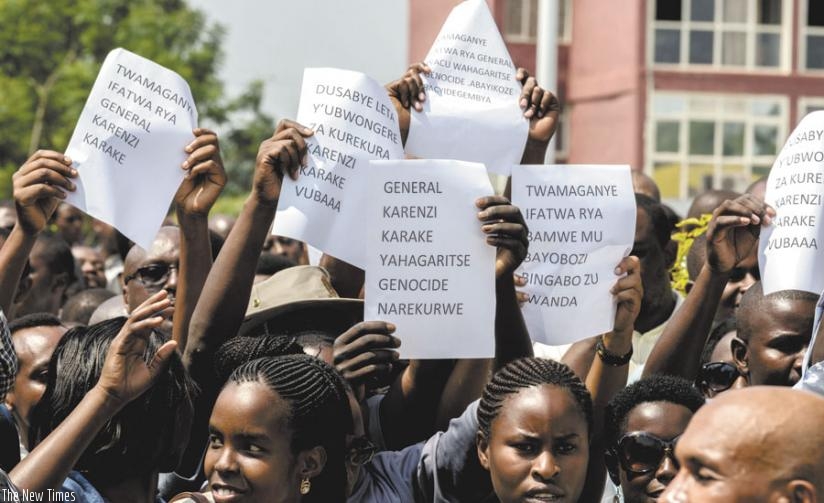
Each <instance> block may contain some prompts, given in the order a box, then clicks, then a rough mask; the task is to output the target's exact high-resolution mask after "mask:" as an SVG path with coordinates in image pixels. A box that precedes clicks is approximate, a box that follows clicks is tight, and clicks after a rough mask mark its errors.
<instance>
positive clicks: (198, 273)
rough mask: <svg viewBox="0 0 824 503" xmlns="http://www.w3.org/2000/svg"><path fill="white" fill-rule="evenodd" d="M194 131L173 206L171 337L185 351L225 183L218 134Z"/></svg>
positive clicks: (209, 266) (210, 252)
mask: <svg viewBox="0 0 824 503" xmlns="http://www.w3.org/2000/svg"><path fill="white" fill-rule="evenodd" d="M193 133H194V135H195V139H194V140H193V141H192V142H191V143H189V145H187V146H186V149H185V150H186V152H187V153H188V154H189V157H188V158H187V159H186V161H184V163H183V165H182V166H181V168H182V169H184V170H185V171H186V178H184V180H183V182H182V183H181V184H180V188H179V189H178V191H177V194H176V195H175V210H176V212H177V220H178V222H179V223H180V281H178V286H177V297H176V299H175V316H174V318H173V320H172V322H173V329H172V339H174V340H175V341H177V344H178V347H180V348H182V349H183V350H184V351H185V348H186V341H187V338H188V334H189V323H190V321H191V319H192V313H193V312H194V310H195V305H197V301H198V299H199V298H200V293H201V292H202V291H203V285H204V284H205V283H206V277H207V276H208V275H209V269H210V268H211V267H212V251H211V243H210V240H209V211H210V210H211V209H212V206H213V205H214V204H215V201H217V198H218V196H220V193H221V192H222V191H223V187H224V186H225V185H226V171H225V170H224V169H223V161H222V160H221V158H220V147H219V146H218V140H217V135H216V134H215V133H214V132H212V131H210V130H208V129H203V128H198V129H195V130H194V131H193Z"/></svg>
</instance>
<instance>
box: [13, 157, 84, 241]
mask: <svg viewBox="0 0 824 503" xmlns="http://www.w3.org/2000/svg"><path fill="white" fill-rule="evenodd" d="M76 177H77V170H75V169H74V168H72V161H71V159H69V158H68V157H66V156H65V155H63V154H61V153H59V152H54V151H52V150H38V151H37V152H35V153H34V154H32V156H31V157H29V159H28V160H27V161H26V163H25V164H23V166H21V167H20V169H18V170H17V172H16V173H14V175H13V176H12V180H13V185H14V204H15V207H16V209H17V218H18V224H19V225H20V228H21V229H22V230H23V231H24V232H25V233H27V234H30V235H33V234H37V233H38V232H40V231H42V230H43V229H45V228H46V224H47V223H48V222H49V219H50V218H51V216H52V214H53V213H54V210H55V209H57V205H58V204H60V201H62V200H63V199H65V198H66V191H72V192H73V191H74V190H75V188H76V187H75V185H74V182H72V180H71V179H72V178H76Z"/></svg>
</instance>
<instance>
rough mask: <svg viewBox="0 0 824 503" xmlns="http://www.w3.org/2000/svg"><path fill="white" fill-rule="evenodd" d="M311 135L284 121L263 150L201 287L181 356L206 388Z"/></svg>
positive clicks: (240, 315)
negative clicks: (283, 193)
mask: <svg viewBox="0 0 824 503" xmlns="http://www.w3.org/2000/svg"><path fill="white" fill-rule="evenodd" d="M311 135H312V130H310V129H308V128H305V127H303V126H301V125H299V124H297V123H295V122H292V121H289V120H282V121H280V123H279V124H278V126H277V129H276V130H275V133H274V135H273V136H272V137H271V138H269V139H268V140H266V141H264V142H263V143H262V144H261V145H260V149H259V150H258V156H257V162H256V165H255V175H254V180H253V182H252V192H251V194H250V195H249V198H248V199H247V200H246V203H245V204H244V206H243V210H242V211H241V213H240V216H239V217H238V219H237V222H236V223H235V226H234V227H233V228H232V231H231V232H230V233H229V236H228V237H227V238H226V242H225V243H224V244H223V248H222V249H221V251H220V254H219V255H218V257H217V260H216V261H215V264H214V266H212V268H211V271H210V272H209V275H208V277H207V279H206V282H205V284H204V287H203V294H202V295H201V297H200V300H199V301H198V303H197V306H196V307H195V310H194V313H193V315H192V322H191V325H190V327H189V341H188V343H187V344H186V348H185V351H184V353H183V359H184V363H185V365H186V367H187V368H188V369H189V371H190V372H191V373H192V376H193V377H194V378H195V379H196V380H198V381H199V383H201V385H202V381H203V380H204V379H209V378H210V377H211V373H212V358H213V356H214V353H215V351H217V349H218V348H219V347H220V345H221V344H222V343H223V341H225V340H226V339H227V338H229V337H232V336H234V335H235V334H236V333H237V330H238V328H239V327H240V325H241V323H242V322H243V318H244V315H245V313H246V308H247V306H248V302H249V295H250V294H251V291H252V283H253V281H254V277H255V268H256V266H257V260H258V256H259V255H260V251H261V249H262V248H263V242H264V241H265V240H266V237H267V236H268V235H269V229H271V226H272V222H273V221H274V218H275V210H276V209H277V204H278V199H279V197H280V188H281V183H282V181H283V176H284V174H288V175H289V176H290V177H292V178H293V179H294V178H297V175H298V169H299V167H300V165H301V162H302V159H303V157H304V156H305V155H306V142H305V141H304V137H308V136H311Z"/></svg>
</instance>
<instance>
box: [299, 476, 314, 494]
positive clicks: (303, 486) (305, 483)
mask: <svg viewBox="0 0 824 503" xmlns="http://www.w3.org/2000/svg"><path fill="white" fill-rule="evenodd" d="M311 490H312V483H311V482H309V477H303V480H301V481H300V493H301V494H304V495H306V494H309V491H311Z"/></svg>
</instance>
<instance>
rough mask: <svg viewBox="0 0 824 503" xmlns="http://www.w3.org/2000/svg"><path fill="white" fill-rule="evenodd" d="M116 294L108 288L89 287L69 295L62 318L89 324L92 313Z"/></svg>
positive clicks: (62, 310) (66, 320)
mask: <svg viewBox="0 0 824 503" xmlns="http://www.w3.org/2000/svg"><path fill="white" fill-rule="evenodd" d="M115 295H116V294H115V293H114V292H112V291H111V290H107V289H106V288H89V289H87V290H81V291H80V292H78V293H76V294H74V295H72V296H71V297H69V300H67V301H66V303H65V304H63V309H61V310H60V318H61V319H62V320H63V322H64V323H71V324H77V325H87V324H88V323H89V319H91V317H92V313H93V312H94V311H95V309H97V308H98V307H100V304H102V303H103V302H105V301H106V300H109V299H111V298H112V297H114V296H115Z"/></svg>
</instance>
